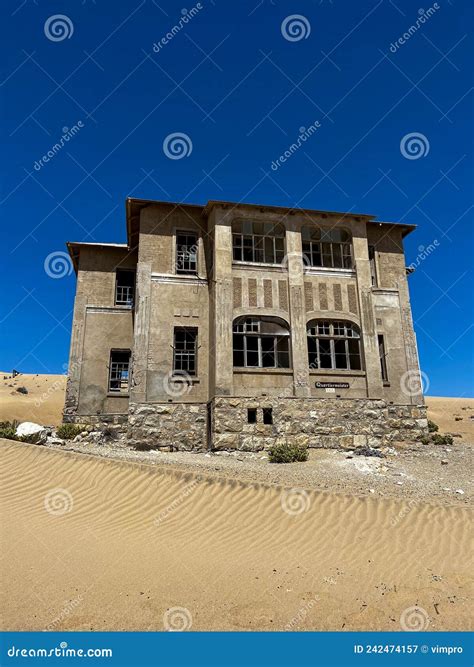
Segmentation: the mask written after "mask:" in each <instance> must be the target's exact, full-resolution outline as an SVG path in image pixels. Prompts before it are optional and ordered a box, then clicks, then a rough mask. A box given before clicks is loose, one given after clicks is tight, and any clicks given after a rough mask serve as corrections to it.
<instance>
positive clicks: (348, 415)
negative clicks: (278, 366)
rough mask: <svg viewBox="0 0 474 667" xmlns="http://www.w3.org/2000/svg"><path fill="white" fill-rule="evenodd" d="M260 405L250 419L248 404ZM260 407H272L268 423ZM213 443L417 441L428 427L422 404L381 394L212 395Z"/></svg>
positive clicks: (255, 446) (252, 446)
mask: <svg viewBox="0 0 474 667" xmlns="http://www.w3.org/2000/svg"><path fill="white" fill-rule="evenodd" d="M248 408H257V423H256V424H249V423H248V421H247V409H248ZM262 408H272V411H273V424H271V425H270V424H264V423H263V416H262ZM213 420H214V435H213V448H214V449H240V450H245V451H258V450H262V449H268V448H269V447H271V446H272V445H274V444H280V443H297V444H300V445H304V446H306V447H327V448H330V447H342V448H346V449H352V448H353V447H360V446H365V445H368V446H370V447H381V446H382V445H393V444H397V443H399V442H402V441H417V440H418V439H419V438H420V437H421V435H423V434H424V433H425V432H426V427H427V420H426V409H425V408H424V407H423V406H417V407H415V406H407V405H401V406H400V405H387V403H386V402H385V401H382V400H369V399H355V400H351V399H336V400H334V399H312V398H281V397H279V398H273V397H267V398H265V399H255V398H237V397H235V398H224V397H219V398H216V399H215V400H214V401H213Z"/></svg>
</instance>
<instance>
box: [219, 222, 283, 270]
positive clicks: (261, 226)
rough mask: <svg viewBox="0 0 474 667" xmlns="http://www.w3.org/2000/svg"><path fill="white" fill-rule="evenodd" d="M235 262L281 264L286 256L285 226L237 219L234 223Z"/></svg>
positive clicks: (233, 244) (233, 246) (233, 245)
mask: <svg viewBox="0 0 474 667" xmlns="http://www.w3.org/2000/svg"><path fill="white" fill-rule="evenodd" d="M232 248H233V258H234V261H235V262H259V263H262V264H281V262H282V261H283V257H284V256H285V227H284V226H283V225H281V224H274V223H271V222H251V221H249V222H247V221H236V222H234V223H233V224H232Z"/></svg>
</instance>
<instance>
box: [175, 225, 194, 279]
mask: <svg viewBox="0 0 474 667" xmlns="http://www.w3.org/2000/svg"><path fill="white" fill-rule="evenodd" d="M197 251H198V236H197V234H195V233H194V232H176V273H184V274H191V275H196V274H197Z"/></svg>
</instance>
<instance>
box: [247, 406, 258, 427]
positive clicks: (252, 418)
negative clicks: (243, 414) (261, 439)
mask: <svg viewBox="0 0 474 667" xmlns="http://www.w3.org/2000/svg"><path fill="white" fill-rule="evenodd" d="M247 421H248V423H249V424H256V423H257V408H247Z"/></svg>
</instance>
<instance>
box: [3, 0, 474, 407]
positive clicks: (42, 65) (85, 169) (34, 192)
mask: <svg viewBox="0 0 474 667" xmlns="http://www.w3.org/2000/svg"><path fill="white" fill-rule="evenodd" d="M430 2H431V0H428V1H427V2H426V5H424V6H423V8H421V7H420V6H419V5H418V4H417V3H416V2H413V1H409V0H360V1H357V2H356V1H354V0H332V1H331V0H298V1H297V2H295V1H292V2H290V1H289V0H260V1H259V0H238V1H237V2H230V1H229V0H203V1H202V2H201V3H194V0H189V2H188V3H187V5H186V6H183V4H182V3H181V2H171V1H168V0H156V1H155V0H143V1H141V2H139V1H138V0H133V1H132V0H120V2H119V1H117V0H69V1H68V2H66V1H65V0H56V1H55V2H51V1H49V0H11V1H10V0H4V2H2V12H3V14H4V18H3V25H4V31H3V39H2V47H3V50H4V56H3V58H2V64H3V70H2V73H1V93H2V121H1V122H2V130H3V136H4V154H3V160H2V194H1V201H2V227H3V234H2V253H1V270H2V272H3V273H4V276H3V278H2V283H1V284H2V285H3V289H2V291H1V299H0V308H1V311H0V369H2V370H6V371H10V370H11V369H12V368H17V369H19V370H21V371H23V372H29V373H31V372H38V373H45V372H51V373H61V372H64V367H65V364H66V363H67V359H68V353H69V338H70V327H71V319H72V308H73V300H74V291H75V276H74V274H72V275H67V274H68V268H69V267H68V266H67V264H66V265H62V261H63V258H62V257H61V255H60V254H59V255H58V253H62V252H64V251H65V249H66V248H65V242H66V241H105V242H124V241H125V240H126V235H125V199H126V197H128V196H135V197H142V198H147V199H155V198H156V199H164V200H170V201H184V202H188V203H197V204H202V203H205V202H206V201H207V200H208V199H225V200H233V201H242V202H249V203H265V204H276V205H284V206H300V207H305V208H315V209H327V210H336V211H356V212H359V213H370V214H374V215H376V216H377V217H378V219H380V220H389V221H397V222H398V221H401V222H407V223H414V224H416V225H418V229H417V230H416V231H415V232H414V233H413V234H411V235H410V236H409V237H408V238H407V240H406V254H407V263H408V264H410V263H412V262H414V263H416V264H417V270H416V272H415V273H414V274H413V275H412V276H411V277H410V289H411V298H412V307H413V314H414V320H415V328H416V332H417V338H418V345H419V353H420V358H421V366H422V369H423V371H424V372H425V373H426V375H427V378H428V380H429V388H428V392H427V393H429V394H432V395H446V396H472V395H474V394H473V384H472V378H473V376H474V373H473V352H472V350H473V344H472V343H473V332H474V327H473V300H472V282H473V275H472V257H473V240H474V239H473V224H472V221H473V213H474V209H473V208H472V176H473V170H472V134H473V133H472V118H473V116H472V74H471V70H472V61H471V59H470V57H469V55H470V56H471V58H472V32H471V31H472V27H471V26H472V15H471V16H470V15H469V14H472V5H473V3H472V2H471V1H470V0H441V1H440V2H439V3H434V4H429V3H430ZM192 3H193V4H192ZM186 10H187V12H186ZM55 15H61V16H60V18H54V16H55ZM294 15H297V16H296V17H295V16H294ZM184 16H185V18H186V20H183V17H184ZM51 17H53V18H51ZM180 19H181V21H180ZM174 26H176V27H177V28H175V29H174V30H173V27H174ZM411 26H413V28H411ZM171 30H173V33H172V34H171V39H168V38H166V35H167V33H170V31H171ZM404 34H405V37H404ZM163 38H164V40H163ZM400 38H401V41H399V40H400ZM317 122H319V127H318V128H317V129H316V131H315V132H313V133H312V134H311V136H310V137H309V138H308V139H307V140H306V141H304V142H303V141H300V143H301V147H300V148H298V150H297V151H295V152H294V153H293V154H292V155H291V157H290V158H289V159H287V160H286V162H281V161H280V162H278V158H279V157H280V155H282V154H284V152H285V151H286V150H288V149H289V147H290V146H291V144H293V143H295V142H297V140H298V136H299V135H300V133H301V132H303V128H304V129H306V130H307V129H308V128H310V127H311V126H314V125H315V124H316V123H317ZM174 133H180V134H181V135H182V134H184V135H186V137H184V139H183V141H178V142H177V143H176V142H173V141H172V140H170V139H169V138H168V137H169V135H172V134H174ZM413 134H415V137H411V136H410V135H413ZM420 135H421V136H420ZM62 136H66V137H68V139H63V140H62V143H63V146H61V147H60V148H59V149H56V150H55V151H53V146H54V145H55V144H58V143H59V142H60V141H61V137H62ZM164 142H165V143H164ZM48 151H53V152H51V153H50V155H52V157H51V158H50V159H49V161H45V160H42V157H43V156H44V155H46V156H47V154H48ZM174 151H176V153H174ZM169 155H171V156H172V158H175V159H172V158H170V157H169ZM177 157H178V158H179V159H176V158H177ZM272 164H273V167H272ZM423 249H425V250H423ZM48 258H49V259H48ZM64 273H65V274H66V275H63V277H59V276H61V275H62V274H64Z"/></svg>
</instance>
